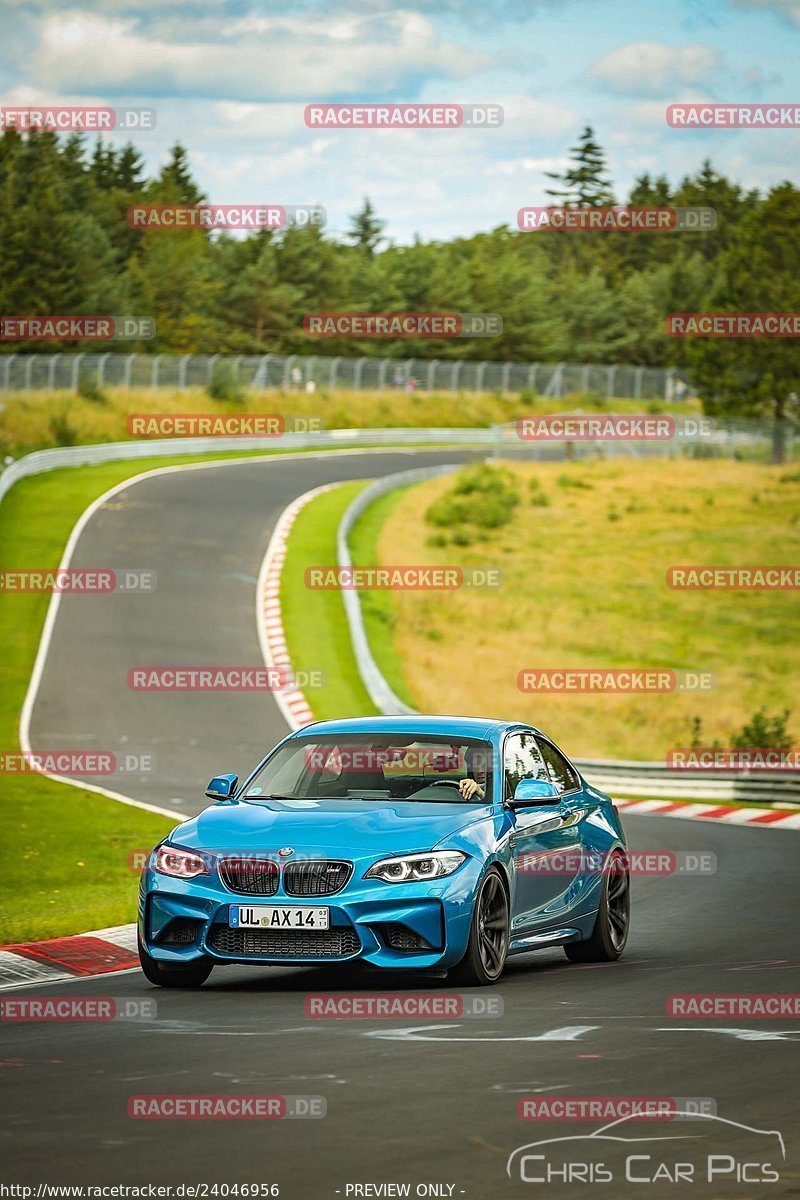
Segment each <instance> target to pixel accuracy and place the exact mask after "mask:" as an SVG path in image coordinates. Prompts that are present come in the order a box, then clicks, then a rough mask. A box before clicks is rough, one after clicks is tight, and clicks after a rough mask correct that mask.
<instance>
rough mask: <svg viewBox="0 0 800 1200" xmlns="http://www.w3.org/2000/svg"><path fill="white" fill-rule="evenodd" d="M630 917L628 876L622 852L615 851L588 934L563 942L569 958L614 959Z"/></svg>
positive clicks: (624, 940)
mask: <svg viewBox="0 0 800 1200" xmlns="http://www.w3.org/2000/svg"><path fill="white" fill-rule="evenodd" d="M630 920H631V879H630V871H629V869H628V864H627V862H626V860H625V856H624V855H623V854H621V853H620V852H619V851H615V852H614V853H613V854H612V855H611V856H610V858H609V863H608V869H607V871H606V872H605V874H604V876H603V892H602V895H601V897H600V907H599V909H598V911H597V920H596V921H595V923H594V929H593V930H592V935H591V937H589V938H587V939H586V941H583V942H567V944H566V945H565V946H564V953H565V954H566V956H567V958H568V959H569V961H570V962H577V963H585V962H616V961H617V959H618V958H619V957H620V955H621V954H622V951H623V950H624V949H625V943H626V942H627V940H628V930H629V928H630Z"/></svg>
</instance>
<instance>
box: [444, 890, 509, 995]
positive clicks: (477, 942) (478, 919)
mask: <svg viewBox="0 0 800 1200" xmlns="http://www.w3.org/2000/svg"><path fill="white" fill-rule="evenodd" d="M507 953H508V895H507V893H506V889H505V885H504V883H503V879H502V876H501V875H500V872H499V871H498V870H497V869H496V868H495V867H490V868H489V870H488V871H487V872H486V874H485V876H484V878H483V883H482V884H481V886H480V890H479V891H478V896H477V899H476V901H475V909H474V912H473V914H472V924H471V925H470V931H469V942H468V943H467V952H466V954H465V955H464V957H463V958H462V960H461V962H460V963H459V964H458V966H457V967H455V968H454V970H453V971H451V973H450V974H451V976H452V978H453V980H454V981H455V982H456V983H457V984H459V985H460V986H461V987H488V986H489V985H491V984H493V983H497V981H498V979H499V978H500V976H501V975H502V974H503V968H504V967H505V965H506V955H507Z"/></svg>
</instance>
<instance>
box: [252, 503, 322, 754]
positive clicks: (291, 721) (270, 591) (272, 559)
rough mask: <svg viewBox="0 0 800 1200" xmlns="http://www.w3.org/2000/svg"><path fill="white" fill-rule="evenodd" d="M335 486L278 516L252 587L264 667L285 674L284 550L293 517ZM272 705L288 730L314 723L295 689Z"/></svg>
mask: <svg viewBox="0 0 800 1200" xmlns="http://www.w3.org/2000/svg"><path fill="white" fill-rule="evenodd" d="M339 486H340V485H339V484H338V483H326V484H324V485H323V486H322V487H317V488H312V490H311V491H310V492H304V493H303V495H302V496H298V497H297V499H296V500H293V501H292V503H291V504H290V505H289V506H288V508H285V509H284V510H283V512H282V513H281V515H280V517H279V518H278V521H277V523H276V525H275V529H274V530H273V533H272V537H271V538H270V543H269V546H268V547H267V553H266V554H265V555H264V561H263V562H262V564H261V570H260V571H259V575H258V584H257V586H256V622H257V624H258V639H259V642H260V643H261V653H262V655H263V657H264V662H265V663H266V664H267V666H268V667H274V668H276V669H278V670H280V671H283V672H284V673H285V674H287V675H291V673H292V664H291V660H290V658H289V649H288V647H287V645H286V634H285V633H284V629H283V617H282V615H281V599H280V597H281V571H282V570H283V564H284V562H285V561H286V548H287V543H288V540H289V533H290V531H291V528H292V526H293V525H294V523H295V520H296V519H297V514H298V513H299V512H301V511H302V510H303V509H304V508H305V506H306V505H307V504H308V503H309V502H310V501H311V500H314V499H316V497H317V496H321V495H322V493H323V492H330V491H331V490H332V489H333V488H335V487H339ZM273 695H274V697H275V702H276V704H277V705H278V708H279V709H280V710H281V712H282V713H283V715H284V717H285V719H286V722H287V724H288V725H289V728H290V729H292V730H295V729H301V728H302V726H303V725H309V724H310V723H311V722H312V721H313V720H314V714H313V712H312V711H311V705H310V704H309V702H308V700H307V699H306V696H305V694H304V693H303V692H301V691H300V689H299V688H287V689H286V690H284V691H279V692H274V693H273Z"/></svg>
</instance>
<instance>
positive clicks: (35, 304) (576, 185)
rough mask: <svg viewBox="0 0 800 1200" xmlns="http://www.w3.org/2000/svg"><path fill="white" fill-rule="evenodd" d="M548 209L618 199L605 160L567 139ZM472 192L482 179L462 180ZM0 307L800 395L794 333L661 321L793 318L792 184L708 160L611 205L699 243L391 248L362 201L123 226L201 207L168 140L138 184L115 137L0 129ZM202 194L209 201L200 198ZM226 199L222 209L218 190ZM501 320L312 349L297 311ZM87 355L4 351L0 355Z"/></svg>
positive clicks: (274, 348)
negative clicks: (293, 222) (340, 220)
mask: <svg viewBox="0 0 800 1200" xmlns="http://www.w3.org/2000/svg"><path fill="white" fill-rule="evenodd" d="M553 180H554V184H555V186H554V187H552V188H550V189H548V192H549V195H550V198H551V202H552V203H557V204H569V205H574V206H581V207H586V206H590V205H596V204H609V203H614V202H617V197H616V196H615V192H614V186H613V181H612V180H611V178H610V175H609V170H608V166H607V162H606V156H605V153H604V152H603V150H602V148H601V147H600V146H599V145H598V143H597V141H596V139H595V137H594V134H593V131H592V130H591V129H590V128H587V129H585V130H584V131H583V133H582V135H581V137H580V139H579V140H578V143H577V144H576V145H575V146H574V147H573V148H572V149H571V151H570V158H569V166H568V167H567V168H566V170H565V171H564V172H563V173H562V174H554V175H553ZM476 186H481V187H483V186H491V181H490V180H489V181H483V180H481V181H477V182H476ZM0 194H2V203H1V204H0V256H1V257H0V311H2V312H3V313H5V314H9V315H27V316H30V315H42V316H44V315H53V314H70V315H76V314H86V315H93V314H101V313H105V314H113V315H127V314H130V315H137V316H142V315H146V316H150V317H152V318H153V319H154V320H155V322H156V327H157V336H156V338H155V339H154V340H152V341H148V342H144V343H141V344H140V345H127V346H126V348H128V349H131V350H144V351H152V352H154V353H157V352H159V353H160V352H163V353H176V354H184V353H213V354H262V353H268V352H272V353H278V354H339V355H375V354H377V355H395V354H396V355H398V356H403V357H418V358H424V357H436V358H440V359H448V358H468V359H494V360H501V361H518V362H534V361H540V362H557V361H561V360H568V361H573V362H601V363H636V364H642V365H650V366H678V367H684V368H686V369H687V371H688V372H689V375H690V377H691V378H692V380H693V382H694V383H695V384H696V386H697V387H698V389H699V390H700V392H701V394H702V395H703V397H704V400H705V402H706V407H707V409H708V410H709V411H711V412H717V413H721V412H749V413H756V412H760V411H763V410H764V409H765V407H767V408H770V409H771V410H772V411H777V412H778V413H779V414H780V413H781V412H783V411H789V410H790V408H791V405H792V403H793V395H794V393H796V392H798V391H800V379H798V374H800V372H798V367H797V354H796V350H795V345H794V342H793V340H792V339H791V338H786V337H783V338H777V339H737V340H735V341H731V340H719V341H717V340H706V339H691V340H689V339H676V338H674V337H670V336H669V335H668V334H667V332H666V328H665V318H666V316H667V315H668V314H669V313H675V312H687V311H688V312H694V311H742V312H754V311H772V312H775V311H780V312H798V311H800V269H799V268H800V238H798V233H800V191H798V189H797V188H796V187H795V186H794V185H793V184H792V183H790V182H788V181H786V182H784V183H781V184H779V185H777V186H775V187H774V188H772V189H771V190H770V191H769V192H768V193H767V194H761V193H759V192H757V191H755V190H745V189H743V188H742V187H740V186H739V185H738V184H737V183H736V182H734V181H733V180H730V179H727V178H726V177H725V176H723V175H721V174H719V173H718V172H717V171H716V170H714V168H713V166H712V165H711V163H710V162H708V161H706V162H704V163H703V164H702V165H701V166H700V168H699V169H698V170H697V172H696V173H695V174H694V175H689V176H686V177H684V178H683V179H682V180H680V182H678V183H677V184H676V185H674V186H673V185H672V184H671V183H670V182H669V180H668V179H667V178H666V177H665V176H664V175H659V176H651V175H649V174H644V175H642V176H641V177H639V178H638V179H637V180H636V181H635V184H634V186H633V187H632V188H631V190H630V193H629V195H627V196H626V197H623V198H620V200H619V202H620V203H626V204H629V205H635V206H647V207H650V206H661V205H671V206H675V207H686V206H700V207H708V208H713V209H714V210H715V211H716V213H717V225H716V228H714V229H711V230H704V231H698V232H680V233H679V232H666V233H655V232H653V233H648V232H636V233H633V232H629V233H625V232H591V231H585V232H561V231H555V230H539V231H537V232H520V231H519V230H518V229H517V228H516V214H510V215H509V222H508V223H507V224H503V225H500V226H498V227H497V228H495V229H493V230H491V231H490V232H485V233H477V234H474V235H473V236H471V237H457V238H453V239H452V240H449V241H424V240H422V239H421V238H420V237H416V238H415V240H414V241H413V243H412V244H411V245H406V246H398V245H395V244H393V243H392V242H391V241H390V240H389V239H388V238H387V237H386V235H385V224H384V222H383V221H381V220H380V218H379V217H378V216H377V214H376V213H375V211H374V209H373V207H372V205H371V204H370V202H369V200H365V202H364V205H363V207H362V209H361V210H360V211H359V212H358V213H356V214H354V215H353V216H352V217H351V218H350V226H349V229H348V231H347V233H346V234H345V235H344V236H342V237H340V238H338V239H337V238H336V237H334V236H332V235H331V234H329V233H327V232H326V231H325V229H324V228H319V227H316V226H311V227H306V228H294V227H290V228H287V229H284V230H279V231H269V230H264V231H259V232H257V233H255V234H252V235H249V236H247V237H244V238H237V237H233V236H231V235H229V234H225V233H219V234H210V233H208V232H205V231H203V230H180V231H177V230H176V231H170V232H163V231H156V230H144V231H142V230H137V229H132V228H130V226H129V225H128V223H127V219H126V214H127V210H128V208H129V207H131V206H133V205H135V204H137V203H140V204H141V203H147V204H198V203H203V202H205V201H206V200H207V197H205V196H204V195H203V194H202V192H201V190H200V188H199V187H198V185H197V183H196V181H195V180H194V177H193V174H192V170H191V166H190V163H189V159H188V155H187V152H186V150H185V149H184V148H183V147H182V146H180V145H176V146H175V147H174V148H173V149H172V151H171V153H170V156H169V160H168V161H167V163H166V165H165V166H163V168H162V169H161V170H160V171H159V172H158V174H157V175H155V176H153V177H152V178H147V177H146V175H145V171H144V167H143V162H142V158H141V156H140V154H139V152H138V151H137V150H136V148H135V147H134V146H133V145H131V144H129V145H126V146H123V147H122V148H118V149H115V148H114V147H113V146H112V145H110V144H105V143H103V142H102V141H101V140H99V141H97V142H96V143H95V144H94V145H93V146H88V145H87V143H86V141H85V139H84V138H83V137H81V136H79V135H73V136H70V137H68V138H63V137H58V136H57V135H55V134H53V133H50V132H35V133H29V134H20V133H19V132H17V131H16V130H15V129H13V128H9V129H7V130H5V132H4V133H3V135H2V137H0ZM215 199H216V198H215ZM224 199H230V198H229V197H226V198H224ZM320 311H343V312H352V311H359V312H387V311H388V312H418V313H420V312H480V313H498V314H500V315H501V316H502V318H503V323H504V328H503V333H502V335H500V336H497V337H494V338H472V339H462V338H459V339H453V340H437V341H434V340H428V339H413V340H412V339H402V340H394V341H387V340H384V339H378V340H372V339H361V340H359V339H354V338H339V339H335V340H334V339H324V340H320V339H314V338H311V337H309V336H308V335H307V334H306V333H305V332H304V331H303V318H304V317H305V316H306V314H308V313H311V312H320ZM44 348H46V349H47V350H64V351H67V352H69V351H71V350H77V349H82V350H87V349H92V348H96V345H95V346H94V347H93V346H92V345H91V344H89V343H84V344H75V343H70V344H61V345H57V344H53V343H48V344H47V346H46V347H44V346H43V345H42V343H34V342H29V343H19V342H0V352H3V353H10V352H14V353H20V352H22V353H24V352H27V351H31V352H33V351H37V350H42V349H44Z"/></svg>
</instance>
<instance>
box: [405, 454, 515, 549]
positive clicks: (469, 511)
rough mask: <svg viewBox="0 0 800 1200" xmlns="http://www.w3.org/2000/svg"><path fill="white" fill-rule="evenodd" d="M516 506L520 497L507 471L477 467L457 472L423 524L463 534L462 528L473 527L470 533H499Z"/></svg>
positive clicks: (476, 465) (490, 467) (486, 466)
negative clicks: (487, 530) (451, 484)
mask: <svg viewBox="0 0 800 1200" xmlns="http://www.w3.org/2000/svg"><path fill="white" fill-rule="evenodd" d="M518 504H519V493H518V492H517V490H516V486H515V482H514V477H513V475H512V474H511V473H510V472H509V471H505V470H502V469H498V468H497V467H492V466H489V464H488V463H476V464H475V465H474V466H470V467H465V468H464V469H463V470H462V471H459V473H458V475H457V476H456V479H455V482H454V484H453V486H452V487H451V488H450V489H449V490H448V491H446V492H445V493H444V494H443V495H441V496H440V497H439V499H438V500H435V501H434V502H433V504H431V505H430V507H429V508H428V509H427V511H426V513H425V520H426V521H427V522H428V524H429V525H437V526H439V527H441V528H448V529H453V528H457V529H459V530H460V531H461V532H462V533H463V532H464V527H465V526H473V527H474V528H473V532H474V529H475V528H477V529H499V528H500V527H501V526H503V525H507V524H508V522H509V521H510V520H511V518H512V516H513V514H514V509H515V508H516V506H517V505H518ZM453 540H454V541H455V535H454V537H453ZM457 544H458V545H468V544H469V543H467V542H460V543H457Z"/></svg>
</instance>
